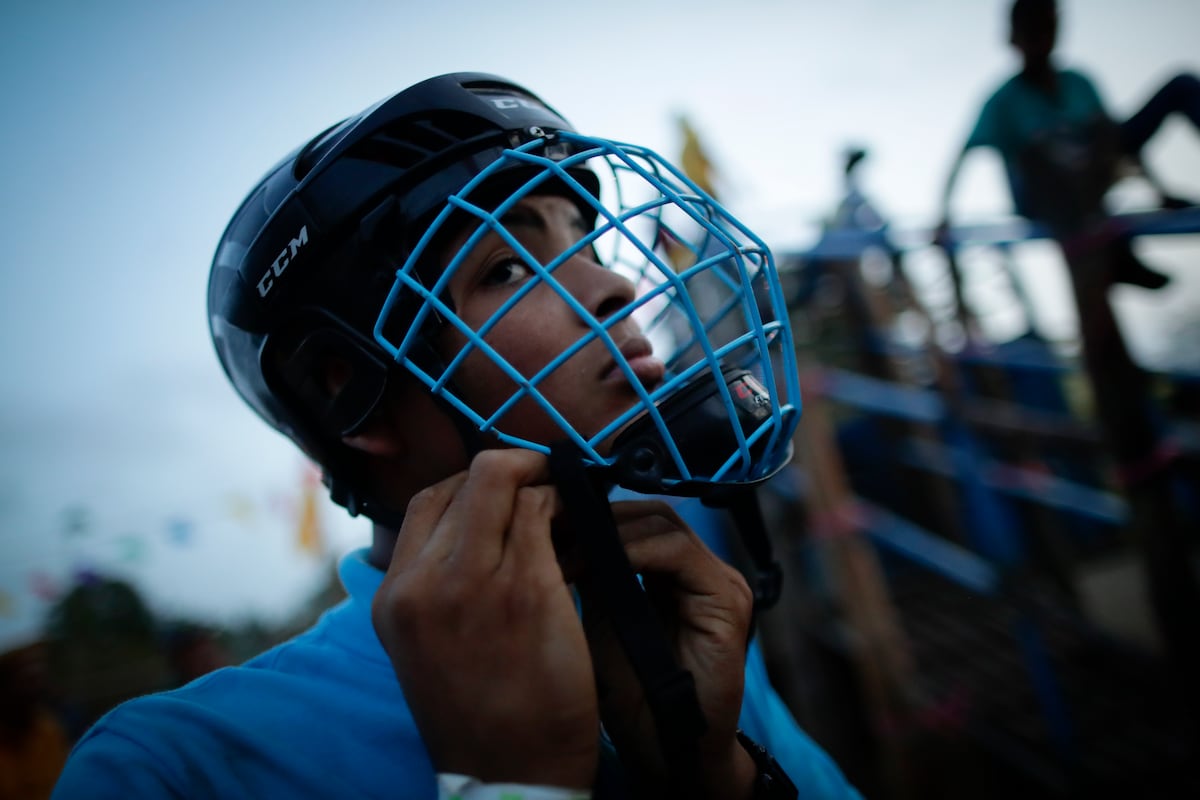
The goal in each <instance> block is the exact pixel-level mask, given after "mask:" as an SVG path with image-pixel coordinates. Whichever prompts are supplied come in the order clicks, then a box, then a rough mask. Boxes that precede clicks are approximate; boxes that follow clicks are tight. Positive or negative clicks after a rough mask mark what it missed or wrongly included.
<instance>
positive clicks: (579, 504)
mask: <svg viewBox="0 0 1200 800" xmlns="http://www.w3.org/2000/svg"><path fill="white" fill-rule="evenodd" d="M550 474H551V476H552V477H553V480H554V484H555V486H556V487H557V488H558V491H559V493H560V494H561V496H562V500H563V507H564V509H565V515H566V518H567V522H568V523H569V524H570V527H571V529H572V530H573V531H574V533H575V537H576V540H577V541H578V542H579V546H580V547H581V549H582V553H583V558H584V560H585V563H586V564H587V572H588V600H589V602H592V603H595V604H597V605H598V606H599V607H600V609H601V610H602V611H603V612H604V613H605V614H607V615H608V618H609V619H610V620H611V622H612V626H613V630H614V632H615V633H616V635H617V638H618V640H619V641H620V643H621V648H622V649H623V650H624V652H625V657H626V658H627V659H628V660H629V663H630V666H632V668H633V671H634V674H635V675H636V676H637V679H638V681H639V682H640V683H641V685H642V689H643V691H644V692H645V695H646V701H647V703H648V704H649V706H650V711H651V713H652V714H653V716H654V724H655V728H656V730H657V732H658V741H659V746H660V747H661V749H662V754H663V757H664V759H665V760H666V763H667V766H668V768H669V769H670V771H671V774H672V778H673V779H674V780H675V781H677V785H679V786H687V785H688V783H689V781H691V780H692V779H693V777H694V776H695V774H696V770H697V766H698V758H699V754H698V740H699V738H700V737H701V736H702V735H703V734H704V732H705V730H706V729H707V722H706V721H705V719H704V712H703V711H702V710H701V708H700V700H699V698H698V696H697V694H696V684H695V681H694V680H693V679H692V674H691V673H690V672H688V671H687V670H686V669H683V668H682V667H680V666H679V665H678V664H677V663H676V661H675V657H674V655H673V653H672V652H671V648H670V645H669V644H668V642H667V637H666V635H665V633H664V629H663V625H662V621H661V620H660V619H659V617H658V614H657V612H656V611H655V610H654V607H653V606H652V605H651V604H650V601H649V598H647V597H646V593H645V591H644V590H643V589H642V585H641V583H640V582H639V581H638V578H637V575H636V574H635V573H634V571H633V566H632V565H631V564H630V563H629V557H628V556H627V555H626V553H625V548H624V547H623V546H622V545H621V541H620V539H619V537H618V535H617V523H616V520H615V519H614V518H613V514H612V508H611V507H610V506H609V504H608V498H607V497H606V495H605V492H604V491H603V484H602V482H601V481H600V480H598V479H597V477H596V475H595V474H594V473H591V472H589V471H588V469H587V467H586V466H585V465H584V462H583V456H582V454H581V453H580V452H579V450H578V448H576V447H575V445H573V444H571V443H570V442H559V443H556V444H554V445H551V447H550Z"/></svg>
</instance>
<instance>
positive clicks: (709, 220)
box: [374, 131, 800, 494]
mask: <svg viewBox="0 0 1200 800" xmlns="http://www.w3.org/2000/svg"><path fill="white" fill-rule="evenodd" d="M533 133H534V138H532V139H531V140H530V141H527V142H525V143H524V144H521V145H519V146H515V147H512V148H510V149H507V150H505V151H504V152H503V153H502V155H501V156H500V157H499V158H498V159H497V160H495V161H494V162H492V163H491V164H490V165H489V166H488V167H486V168H485V169H484V170H483V171H482V172H480V173H479V174H478V175H477V176H476V177H475V178H474V179H473V180H471V181H470V182H469V183H468V184H467V185H466V186H464V187H463V188H462V189H461V190H460V191H458V192H456V193H455V194H453V195H451V196H450V197H449V198H448V200H447V202H446V205H445V207H444V208H443V209H442V210H441V212H440V213H439V214H438V215H437V217H436V218H435V219H434V220H433V222H432V224H431V225H430V226H429V227H428V228H427V229H426V230H425V232H424V234H423V236H422V237H421V239H420V240H419V241H418V242H417V244H416V246H415V247H414V249H413V251H412V252H411V254H410V256H409V257H408V258H407V260H406V261H405V263H404V264H403V265H402V266H401V267H400V269H399V270H398V271H397V273H396V280H395V283H394V285H393V287H392V289H391V291H390V292H389V294H388V296H387V299H386V301H385V303H384V305H383V308H382V310H381V312H380V315H379V318H378V320H377V322H376V325H375V329H374V336H375V339H376V340H377V341H378V343H379V344H380V346H381V347H383V348H384V349H385V350H386V351H387V352H388V353H389V354H390V355H391V356H392V358H394V359H395V360H396V362H398V363H399V364H401V365H403V366H404V367H405V368H406V369H407V370H408V371H409V372H411V373H412V374H413V375H415V376H416V377H417V378H418V379H419V380H420V381H421V382H423V383H424V384H425V385H426V386H427V387H428V388H429V390H430V391H431V392H432V393H433V394H434V395H435V396H436V397H439V398H441V399H442V400H443V401H444V402H446V403H448V404H449V405H450V406H452V407H453V408H454V409H455V410H457V412H459V413H460V414H461V415H462V416H463V417H465V418H466V419H467V420H469V421H470V423H471V424H472V425H474V426H475V427H477V428H478V429H479V431H480V432H482V433H483V434H488V435H491V436H494V437H495V439H496V440H498V441H499V442H501V443H503V444H505V445H510V446H514V447H522V448H526V449H530V450H535V451H539V452H542V453H549V452H550V445H551V444H552V443H551V442H545V441H531V440H530V439H528V438H522V437H521V436H518V435H515V434H513V433H511V432H510V431H506V430H505V425H504V417H505V415H506V414H507V413H508V412H509V411H510V410H511V409H512V408H513V407H514V406H515V405H516V404H517V403H518V402H519V401H522V400H523V399H525V398H530V399H532V400H533V401H534V402H536V403H537V405H538V406H540V408H541V409H542V410H543V411H544V413H545V414H546V415H547V416H548V417H549V418H550V419H551V420H553V422H554V423H555V424H556V425H557V427H558V429H559V430H560V431H561V434H562V439H564V440H568V441H569V442H571V443H572V444H573V446H574V447H575V448H576V449H577V450H578V452H579V453H580V454H581V456H582V458H583V460H584V462H585V464H587V465H589V466H590V467H596V468H603V469H607V470H610V471H615V472H616V475H615V477H614V479H613V482H614V483H618V484H622V485H625V486H627V487H628V488H631V489H635V490H638V491H655V492H663V493H672V494H703V493H704V491H705V490H706V488H708V487H713V486H728V485H752V484H755V483H759V482H761V481H763V480H766V479H767V478H769V477H770V476H771V475H773V474H775V473H776V472H777V471H778V470H779V469H781V468H782V467H783V466H784V465H786V464H787V462H788V460H789V459H790V456H791V437H792V433H793V431H794V429H795V427H796V424H797V422H798V420H799V416H800V391H799V383H798V377H797V370H796V361H795V351H794V348H793V343H792V336H791V330H790V328H789V325H788V322H787V319H788V317H787V308H786V304H785V301H784V296H783V292H782V289H781V287H780V282H779V276H778V273H777V270H776V267H775V262H774V259H773V257H772V255H771V253H770V251H769V249H768V248H767V246H766V244H764V243H763V241H762V240H761V239H759V238H758V237H757V236H756V235H755V234H754V233H752V232H751V231H750V230H749V229H747V228H746V227H745V225H743V224H742V223H741V222H739V221H738V220H737V219H735V218H734V217H733V216H732V215H731V214H730V213H729V212H728V211H726V210H725V209H724V208H722V207H721V206H720V205H719V204H718V203H717V202H716V201H715V200H714V199H713V198H712V197H710V196H708V195H707V194H706V193H704V192H703V191H702V190H701V189H699V188H698V187H697V186H696V185H695V184H694V183H693V182H692V181H691V180H689V179H688V178H687V177H686V176H685V175H684V174H683V173H682V172H680V171H679V170H678V169H676V168H675V167H673V166H671V165H670V164H669V163H667V162H666V161H665V160H664V159H662V158H661V157H660V156H658V155H657V154H656V153H654V152H652V151H650V150H648V149H646V148H644V147H639V146H635V145H629V144H623V143H619V142H614V141H609V140H606V139H599V138H594V137H587V136H581V135H579V134H576V133H572V132H566V131H559V132H552V133H543V132H541V131H534V132H533ZM581 171H590V172H591V174H592V175H594V176H595V177H596V178H597V179H598V180H599V184H600V194H601V196H608V197H610V198H612V200H611V202H610V203H609V204H605V203H602V202H601V201H600V200H599V198H598V197H596V196H595V195H593V193H592V191H590V190H589V189H588V188H587V187H585V186H584V185H583V184H582V183H580V181H579V180H578V178H577V176H578V175H579V174H580V172H581ZM512 175H519V176H520V180H519V181H518V185H517V186H516V188H515V189H513V190H511V192H510V193H508V194H507V195H506V196H504V197H503V198H501V199H500V200H499V202H497V198H496V195H495V191H494V187H495V185H497V183H498V182H500V181H499V179H502V178H505V179H508V180H510V181H511V176H512ZM551 186H553V187H554V190H555V192H556V193H559V194H563V193H564V190H565V192H567V193H570V194H571V195H572V196H571V199H572V200H574V201H575V202H576V204H577V205H579V206H580V207H581V208H584V209H587V208H590V209H591V210H593V211H594V216H595V225H594V227H593V228H592V230H591V231H590V232H589V233H587V235H585V236H583V238H581V239H580V240H579V241H578V242H576V243H575V244H574V245H572V246H571V247H569V248H568V249H566V250H565V251H563V252H562V253H559V254H558V255H557V256H555V257H554V258H553V259H551V260H549V261H547V262H546V263H542V262H540V261H539V260H538V259H537V258H536V257H534V255H533V254H532V253H531V252H530V251H529V250H528V249H527V248H526V247H525V246H523V245H522V243H521V242H520V241H519V240H518V238H517V237H516V236H514V235H513V233H512V232H510V231H509V230H507V229H506V228H505V226H504V224H503V223H502V222H501V220H502V219H503V218H504V217H505V214H506V212H508V211H509V210H510V209H512V208H513V206H515V205H516V204H517V203H518V202H520V201H521V199H522V198H525V197H528V196H531V195H536V194H539V193H544V192H546V191H547V189H548V188H549V187H551ZM485 198H486V200H485ZM463 215H467V219H471V218H473V219H472V220H471V221H473V222H474V221H476V220H477V225H478V227H477V228H476V229H475V230H474V232H473V233H471V235H470V236H469V237H468V238H467V240H466V242H465V243H464V244H463V246H462V247H461V248H460V249H459V251H458V252H457V253H456V254H455V255H454V256H453V257H451V258H450V259H449V263H448V264H447V266H446V267H445V268H444V269H443V270H441V272H440V273H439V274H438V275H437V276H436V280H430V279H429V276H428V275H423V274H422V271H421V270H420V269H419V266H420V265H422V264H428V263H429V262H430V260H431V258H432V257H433V256H435V255H437V254H435V253H433V249H434V248H435V247H436V245H435V244H434V243H435V242H437V241H444V240H445V236H446V234H447V233H449V232H450V231H451V228H453V229H456V230H459V229H461V225H462V220H463ZM492 232H494V233H495V234H497V235H498V236H500V237H501V238H502V239H503V241H504V242H506V243H507V245H508V246H509V247H511V248H512V250H513V251H514V252H515V253H517V254H518V255H519V256H520V257H521V258H522V259H523V260H524V261H525V263H526V265H527V266H528V268H529V270H530V271H531V273H532V275H531V277H530V278H529V279H528V280H526V281H525V282H524V283H523V284H522V285H521V286H520V287H519V288H518V289H517V290H516V291H514V293H513V294H512V296H511V297H509V298H508V299H507V300H506V301H505V302H504V303H503V304H502V305H501V306H500V307H499V308H498V309H497V310H496V311H495V312H494V314H492V316H491V317H490V318H489V319H488V320H487V321H486V322H485V323H484V324H483V325H482V326H480V327H478V328H477V329H473V328H471V327H470V326H468V325H467V324H466V323H465V322H464V321H463V320H462V319H460V318H459V316H458V315H457V314H456V313H455V309H454V308H453V307H452V305H451V303H450V302H448V300H447V299H446V298H447V297H448V294H447V288H448V286H449V284H450V281H451V278H452V277H453V276H454V274H455V272H456V271H457V270H458V269H459V268H460V267H461V266H462V264H463V262H464V260H465V258H466V256H467V254H469V253H470V252H471V250H472V249H473V248H474V247H475V246H476V244H477V243H478V242H479V241H480V240H481V239H482V238H483V237H484V236H486V235H488V234H489V233H492ZM589 251H590V252H591V253H592V254H594V256H595V257H596V258H597V259H598V261H599V262H600V263H601V264H603V265H604V266H605V267H607V268H608V269H610V270H613V271H615V272H617V273H618V274H621V275H623V276H624V277H626V278H627V279H629V280H630V281H631V282H632V283H633V284H634V286H635V287H636V297H635V299H634V300H633V301H632V302H630V303H628V304H626V305H625V306H624V307H623V308H621V309H619V310H617V311H615V312H614V313H610V314H608V315H607V316H605V318H604V319H602V320H601V319H597V318H596V317H595V316H594V315H593V314H592V313H591V312H589V311H588V310H587V309H586V308H585V307H584V306H583V305H581V304H580V303H579V302H578V301H577V300H576V298H574V297H573V296H572V295H571V293H570V292H569V291H567V289H566V288H564V286H563V285H562V284H561V283H560V282H559V281H558V280H557V279H556V278H555V271H556V270H557V269H558V268H559V266H561V265H562V264H563V263H565V262H566V261H568V260H569V259H571V258H572V257H574V256H576V255H577V254H579V253H581V252H584V253H587V252H589ZM539 283H545V284H547V285H548V286H550V287H552V288H553V290H554V292H555V293H556V294H557V295H558V296H559V297H560V298H561V299H562V301H563V302H564V303H566V304H567V305H568V306H569V307H570V308H571V309H572V310H573V311H574V313H576V314H577V315H578V316H579V317H580V319H581V320H583V321H584V323H585V325H586V327H587V329H588V332H587V333H586V334H585V335H583V336H582V337H581V338H579V339H578V340H577V341H574V342H564V343H563V349H562V351H561V353H559V354H558V356H557V357H555V358H554V359H553V360H551V361H550V362H549V363H547V364H546V365H545V366H544V367H543V368H541V369H540V370H538V371H537V372H536V373H535V374H522V372H521V371H519V370H518V369H516V368H515V367H514V366H513V365H512V364H511V363H509V361H507V360H506V359H505V356H504V354H503V353H502V352H500V351H498V350H497V349H495V348H493V347H492V346H491V345H490V344H489V343H488V342H487V341H485V339H484V337H485V336H487V334H488V332H489V331H490V330H491V329H492V328H493V327H494V326H495V325H496V323H497V322H498V321H499V320H500V319H501V318H502V317H503V316H504V315H505V314H507V313H508V312H509V311H511V310H512V309H513V308H514V307H515V306H516V305H517V304H518V303H520V302H522V300H523V299H524V298H525V297H526V296H527V295H528V294H529V292H530V291H531V290H532V289H533V288H534V287H535V286H536V285H538V284H539ZM414 307H415V308H416V311H415V316H413V317H412V319H411V321H406V322H405V324H402V325H398V324H393V323H395V322H397V318H398V317H399V316H400V315H401V314H402V313H403V316H405V317H407V316H409V315H411V314H412V313H413V312H412V311H411V309H413V308H414ZM400 309H406V311H404V312H401V311H400ZM629 317H633V319H634V320H635V321H636V322H637V323H638V325H639V326H640V328H641V330H642V334H643V335H644V336H645V337H646V338H647V339H649V340H650V341H651V343H652V344H653V347H654V355H655V356H656V357H658V358H660V359H661V360H662V361H664V363H665V364H666V369H667V371H666V377H665V379H664V380H663V381H662V382H661V383H660V384H659V385H657V386H655V387H653V389H650V390H648V389H647V388H645V387H644V386H642V384H641V383H640V382H639V381H638V379H637V376H636V375H635V373H634V370H633V369H632V367H631V366H630V365H629V363H628V361H627V360H626V359H625V357H624V356H623V355H622V354H621V351H620V349H619V347H618V345H617V344H616V343H615V342H614V340H613V338H612V336H611V335H610V329H611V328H612V327H613V326H614V325H616V324H618V323H620V322H622V321H623V320H626V319H627V318H629ZM437 324H445V325H452V326H454V328H455V329H457V330H458V331H459V332H460V333H461V334H462V336H463V337H465V339H466V342H467V344H466V346H465V347H463V348H462V349H461V350H460V351H459V352H458V353H456V354H455V355H453V357H451V358H449V359H448V360H447V361H444V362H438V363H434V364H432V365H431V364H430V361H429V359H428V358H422V357H419V356H418V354H419V353H421V352H423V350H422V348H420V347H419V344H420V343H421V341H422V337H425V336H427V335H428V330H429V329H430V326H431V325H437ZM389 331H391V332H393V333H392V334H390V335H389ZM395 331H400V333H395ZM397 337H402V338H399V341H396V338H397ZM597 340H599V341H600V342H603V343H604V346H605V347H607V349H608V351H609V352H610V353H611V355H612V357H613V359H614V360H615V362H616V364H617V366H618V368H619V369H621V370H622V371H623V372H624V374H625V377H626V379H627V380H628V381H629V383H630V385H631V386H632V387H633V389H634V393H635V395H636V398H635V399H634V401H633V402H632V404H631V405H630V407H629V408H628V409H626V410H624V411H623V412H621V413H619V414H618V415H617V416H616V417H615V418H613V419H612V420H611V421H610V422H608V423H607V424H606V425H604V426H603V427H602V428H601V429H600V430H591V431H581V430H577V429H576V427H575V426H574V425H573V424H572V423H571V422H570V420H569V416H570V415H569V412H568V411H567V410H564V409H559V408H556V407H555V405H554V401H553V399H552V398H551V397H547V396H546V395H545V394H543V392H542V390H541V388H540V386H541V385H542V383H543V382H544V381H545V379H546V378H547V376H549V375H550V374H552V373H553V372H554V371H555V370H556V369H558V368H559V367H561V366H562V365H563V363H564V362H566V361H567V359H569V358H571V356H572V355H574V354H575V353H577V352H579V350H580V349H582V348H583V347H585V346H588V345H589V344H591V343H593V342H595V341H597ZM472 352H479V353H483V354H484V355H486V357H487V358H489V359H490V360H491V361H492V362H493V363H494V364H495V365H496V366H497V367H498V368H499V369H501V370H502V371H503V372H504V374H506V375H507V376H508V377H509V378H510V379H511V380H512V382H513V385H514V387H515V389H514V391H513V393H512V394H511V396H509V397H508V399H507V401H506V402H503V403H502V404H501V405H500V406H499V407H498V408H497V409H495V410H494V411H490V412H488V413H487V414H486V415H485V414H484V413H481V412H480V410H479V409H477V408H476V407H474V406H473V405H472V403H471V400H470V398H468V397H464V396H462V395H461V393H460V392H459V391H458V390H457V388H456V385H455V375H456V373H457V371H458V370H459V369H461V368H462V366H463V364H464V362H465V360H466V358H467V356H468V355H470V354H471V353H472ZM614 436H615V438H614Z"/></svg>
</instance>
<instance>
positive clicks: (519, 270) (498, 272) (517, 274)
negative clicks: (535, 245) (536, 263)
mask: <svg viewBox="0 0 1200 800" xmlns="http://www.w3.org/2000/svg"><path fill="white" fill-rule="evenodd" d="M531 275H533V270H531V269H530V268H529V265H528V264H526V263H525V262H524V261H522V260H521V259H519V258H517V257H516V256H510V257H509V258H505V259H503V260H501V261H497V262H496V263H495V264H492V265H490V266H488V268H487V269H486V270H485V271H484V274H483V280H482V281H480V283H482V284H483V285H484V286H508V285H510V284H514V283H520V282H521V281H523V280H525V279H526V278H528V277H530V276H531Z"/></svg>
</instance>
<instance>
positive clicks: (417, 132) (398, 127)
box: [349, 113, 492, 169]
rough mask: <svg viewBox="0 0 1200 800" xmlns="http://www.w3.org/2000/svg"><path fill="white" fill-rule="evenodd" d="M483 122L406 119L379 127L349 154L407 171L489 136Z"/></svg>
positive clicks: (459, 117)
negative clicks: (480, 136)
mask: <svg viewBox="0 0 1200 800" xmlns="http://www.w3.org/2000/svg"><path fill="white" fill-rule="evenodd" d="M491 130H492V128H491V127H490V126H489V125H488V123H487V122H486V121H484V120H481V119H478V118H477V117H474V116H471V115H469V114H455V113H442V114H438V115H436V116H430V117H419V118H412V117H410V118H408V119H405V120H401V121H399V122H397V123H395V124H393V125H389V126H387V127H384V128H381V129H380V130H379V131H377V132H376V133H375V134H374V135H373V136H371V137H370V138H368V139H364V140H363V141H361V142H359V143H358V144H356V145H355V146H354V147H353V148H352V149H351V151H350V153H349V155H351V156H353V157H355V158H364V159H367V160H369V161H375V162H378V163H381V164H387V165H389V166H394V167H400V168H401V169H410V168H412V167H414V166H416V165H417V164H420V163H421V162H422V161H425V160H427V159H430V158H433V157H435V156H437V155H438V154H439V153H442V152H444V151H446V150H449V149H450V148H451V147H454V146H455V145H458V144H461V143H462V142H463V140H465V139H470V138H472V137H475V136H478V135H480V134H484V133H488V132H490V131H491Z"/></svg>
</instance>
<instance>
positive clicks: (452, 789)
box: [437, 772, 592, 800]
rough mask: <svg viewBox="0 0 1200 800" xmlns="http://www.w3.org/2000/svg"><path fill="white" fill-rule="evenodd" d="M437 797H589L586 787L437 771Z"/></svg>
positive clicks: (531, 799) (516, 799)
mask: <svg viewBox="0 0 1200 800" xmlns="http://www.w3.org/2000/svg"><path fill="white" fill-rule="evenodd" d="M437 784H438V800H592V792H591V790H590V789H563V788H560V787H558V786H530V785H526V784H523V783H482V782H480V781H479V780H478V779H476V778H472V777H471V776H470V775H456V774H454V773H452V772H439V773H438V776H437Z"/></svg>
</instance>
